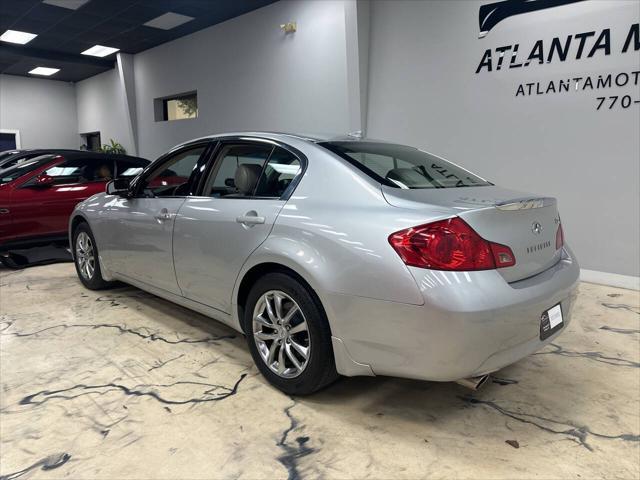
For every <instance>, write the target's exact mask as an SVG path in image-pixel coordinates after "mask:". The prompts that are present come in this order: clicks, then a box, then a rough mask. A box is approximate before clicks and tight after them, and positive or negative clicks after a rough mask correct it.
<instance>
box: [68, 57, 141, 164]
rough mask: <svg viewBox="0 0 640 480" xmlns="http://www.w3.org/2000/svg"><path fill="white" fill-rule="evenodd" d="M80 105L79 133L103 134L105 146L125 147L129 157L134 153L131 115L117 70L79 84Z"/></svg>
mask: <svg viewBox="0 0 640 480" xmlns="http://www.w3.org/2000/svg"><path fill="white" fill-rule="evenodd" d="M76 101H77V105H78V125H77V132H78V133H81V134H82V133H90V132H100V140H101V141H102V143H103V144H105V143H109V140H110V139H113V140H115V141H116V142H119V143H121V144H122V146H123V147H124V148H125V150H126V151H127V153H132V154H133V153H134V151H135V148H134V139H133V138H131V135H130V132H129V127H128V123H127V121H126V118H127V113H126V110H125V104H124V101H123V97H122V86H121V83H120V78H119V76H118V70H117V69H113V70H109V71H107V72H104V73H101V74H99V75H96V76H95V77H91V78H88V79H86V80H83V81H81V82H78V83H77V84H76Z"/></svg>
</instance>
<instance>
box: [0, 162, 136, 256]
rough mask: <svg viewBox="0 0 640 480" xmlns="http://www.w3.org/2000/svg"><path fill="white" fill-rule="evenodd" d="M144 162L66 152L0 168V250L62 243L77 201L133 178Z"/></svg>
mask: <svg viewBox="0 0 640 480" xmlns="http://www.w3.org/2000/svg"><path fill="white" fill-rule="evenodd" d="M148 164H149V161H148V160H145V159H142V158H138V157H130V156H127V155H111V154H104V153H93V152H69V153H65V154H64V156H62V155H59V154H47V155H41V156H39V157H35V158H32V159H29V160H26V161H24V162H22V163H19V164H17V165H15V166H13V167H10V168H8V169H3V170H2V169H0V251H4V252H6V251H9V250H12V249H17V248H26V247H30V246H36V245H43V244H48V243H51V242H56V241H66V237H67V227H68V221H69V215H70V214H71V212H72V211H73V209H74V207H75V206H76V204H77V203H78V202H80V201H82V200H84V199H86V198H89V197H90V196H92V195H94V194H96V193H100V192H104V191H105V186H106V184H107V182H108V181H109V180H111V179H113V178H117V177H132V178H133V177H134V176H136V175H137V174H138V173H140V172H141V171H142V170H143V169H144V167H146V166H147V165H148Z"/></svg>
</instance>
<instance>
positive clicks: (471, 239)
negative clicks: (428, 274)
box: [389, 217, 516, 271]
mask: <svg viewBox="0 0 640 480" xmlns="http://www.w3.org/2000/svg"><path fill="white" fill-rule="evenodd" d="M389 243H390V244H391V246H392V247H393V249H394V250H395V251H396V252H397V253H398V255H400V258H402V261H403V262H404V263H405V264H407V265H409V266H412V267H420V268H429V269H432V270H458V271H468V270H492V269H494V268H502V267H511V266H513V265H515V264H516V259H515V256H514V255H513V252H512V251H511V249H510V248H509V247H507V246H506V245H500V244H499V243H493V242H489V241H487V240H485V239H484V238H482V237H481V236H480V235H478V234H477V233H476V231H475V230H474V229H473V228H471V227H470V226H469V225H468V224H467V223H466V222H465V221H464V220H462V219H461V218H460V217H454V218H450V219H448V220H440V221H438V222H433V223H428V224H426V225H419V226H417V227H412V228H407V229H406V230H401V231H399V232H396V233H392V234H391V235H390V236H389Z"/></svg>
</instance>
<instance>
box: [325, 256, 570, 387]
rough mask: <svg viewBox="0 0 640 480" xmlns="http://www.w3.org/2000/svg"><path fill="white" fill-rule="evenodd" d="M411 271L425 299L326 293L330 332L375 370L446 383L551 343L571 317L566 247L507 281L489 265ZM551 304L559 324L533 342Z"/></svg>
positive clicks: (355, 357)
mask: <svg viewBox="0 0 640 480" xmlns="http://www.w3.org/2000/svg"><path fill="white" fill-rule="evenodd" d="M410 271H411V274H412V275H413V276H414V278H415V280H416V283H417V284H418V286H419V288H420V290H421V291H422V294H423V296H424V299H425V303H424V305H420V306H417V305H408V304H402V303H394V302H385V301H380V300H375V299H369V298H363V297H354V296H346V295H340V294H332V293H330V294H328V295H327V300H328V302H327V303H328V305H327V314H328V315H329V319H330V322H331V328H332V333H333V335H334V336H336V337H338V338H340V339H341V340H342V342H343V343H344V345H345V348H346V351H347V352H348V354H349V356H350V357H351V358H352V359H353V360H354V361H355V362H357V363H359V364H366V365H369V366H370V368H371V370H372V371H373V373H375V374H376V375H391V376H397V377H406V378H416V379H423V380H437V381H452V380H458V379H461V378H466V377H471V376H477V375H482V374H485V373H490V372H494V371H496V370H499V369H501V368H503V367H505V366H507V365H510V364H512V363H514V362H516V361H518V360H520V359H521V358H523V357H526V356H528V355H530V354H532V353H534V352H535V351H537V350H539V349H540V348H542V347H543V346H544V345H546V344H548V343H550V342H552V341H553V340H554V338H556V337H557V336H558V335H559V334H560V333H562V331H564V329H566V327H567V325H568V324H569V322H570V320H571V313H572V309H573V305H574V302H575V298H576V296H577V287H578V278H579V272H580V269H579V266H578V263H577V261H576V260H575V258H574V257H573V254H572V253H571V251H570V250H569V249H568V248H567V249H565V252H564V254H563V258H562V260H560V261H559V262H558V263H557V264H556V265H554V266H553V267H551V268H549V269H548V270H546V271H544V272H542V273H540V274H538V275H535V276H534V277H531V278H528V279H525V280H521V281H518V282H514V283H511V284H509V283H507V282H506V281H505V280H504V279H503V278H502V276H501V275H500V273H499V272H498V271H496V270H490V271H480V272H443V271H430V270H424V269H419V268H410ZM558 303H559V304H560V305H561V307H562V313H563V318H564V327H563V328H562V329H561V330H560V331H559V332H557V333H555V334H554V335H552V336H551V337H549V338H547V339H545V340H540V317H541V315H542V313H543V312H544V311H546V310H548V309H549V308H551V307H553V306H554V305H556V304H558Z"/></svg>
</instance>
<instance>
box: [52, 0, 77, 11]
mask: <svg viewBox="0 0 640 480" xmlns="http://www.w3.org/2000/svg"><path fill="white" fill-rule="evenodd" d="M88 1H89V0H43V2H42V3H46V4H47V5H53V6H54V7H62V8H67V9H69V10H77V9H79V8H80V7H81V6H83V5H84V4H85V3H87V2H88Z"/></svg>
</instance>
